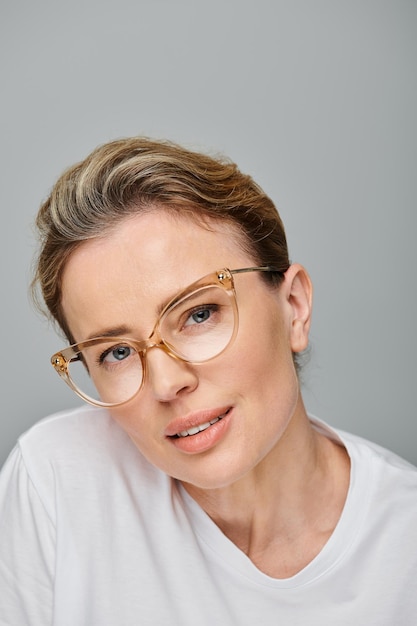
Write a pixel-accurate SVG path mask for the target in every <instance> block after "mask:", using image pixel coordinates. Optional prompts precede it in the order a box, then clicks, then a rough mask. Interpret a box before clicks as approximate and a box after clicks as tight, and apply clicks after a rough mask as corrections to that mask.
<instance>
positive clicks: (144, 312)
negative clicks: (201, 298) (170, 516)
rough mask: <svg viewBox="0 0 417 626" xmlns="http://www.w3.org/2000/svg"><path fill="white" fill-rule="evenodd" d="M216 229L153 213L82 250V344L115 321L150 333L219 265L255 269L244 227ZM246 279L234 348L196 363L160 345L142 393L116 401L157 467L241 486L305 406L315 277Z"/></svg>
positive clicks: (66, 297) (200, 482)
mask: <svg viewBox="0 0 417 626" xmlns="http://www.w3.org/2000/svg"><path fill="white" fill-rule="evenodd" d="M211 225H212V229H210V230H208V229H207V228H205V227H200V226H199V225H198V224H197V223H196V222H195V221H194V220H190V219H187V218H186V217H185V216H178V215H177V216H172V215H169V214H168V213H166V212H164V210H162V209H161V210H154V211H152V212H149V213H144V214H138V215H137V216H135V217H133V218H129V219H126V220H125V221H124V222H122V223H121V224H120V225H119V226H118V227H117V228H116V229H115V230H114V231H112V233H111V234H109V235H107V236H105V237H104V238H102V239H95V240H91V241H88V242H86V243H85V244H83V245H82V246H81V247H80V248H78V249H77V250H76V251H75V252H74V253H73V254H72V256H71V257H70V259H69V261H68V263H67V266H66V268H65V272H64V276H63V284H62V294H63V309H64V313H65V316H66V319H67V321H68V324H69V327H70V329H71V332H72V334H73V336H74V337H75V340H76V341H77V342H79V341H82V340H84V339H86V338H87V337H91V336H100V335H103V334H105V333H106V332H107V331H108V330H109V329H122V330H123V332H119V333H118V334H122V335H123V336H125V337H126V336H127V337H132V338H135V339H146V338H147V337H148V336H149V335H150V333H151V332H152V329H153V327H154V324H155V321H156V319H157V316H158V313H159V311H160V310H161V308H162V307H163V305H164V304H165V303H166V302H168V301H169V300H170V299H171V298H173V297H174V296H175V295H176V293H177V292H179V291H180V290H182V289H183V288H184V287H187V286H188V285H189V284H191V283H192V282H194V281H196V280H198V279H199V278H201V277H203V276H205V275H207V274H210V273H212V272H214V271H215V270H216V269H221V268H223V267H228V268H230V269H236V268H241V267H250V266H253V265H254V262H253V259H251V258H250V256H249V255H248V254H247V253H245V252H244V250H243V248H242V246H241V245H239V237H238V235H237V231H235V230H234V227H232V226H231V225H230V224H222V223H217V222H212V223H211ZM235 287H236V293H237V302H238V308H239V331H238V334H237V336H236V338H235V340H234V342H233V343H232V344H231V345H230V346H229V347H228V348H227V349H226V351H225V352H223V353H222V354H221V355H219V356H218V357H216V358H214V359H213V360H211V361H208V362H206V363H201V364H198V365H192V364H189V363H184V362H182V361H180V360H178V359H174V358H173V357H171V356H170V355H168V354H167V353H166V352H164V351H163V350H161V349H159V348H152V349H151V350H149V351H148V353H147V355H146V359H147V374H146V380H145V382H144V385H143V387H142V389H141V391H140V392H139V393H138V394H137V395H136V396H135V397H134V398H133V399H132V400H131V401H129V402H128V403H126V404H124V405H122V406H119V407H114V408H112V409H111V414H112V416H113V418H114V419H115V420H116V421H117V422H118V423H119V424H120V426H121V427H122V428H123V429H124V430H125V431H126V432H127V433H128V435H129V436H130V437H131V439H132V440H133V441H134V443H135V444H136V446H137V447H138V448H139V450H140V451H141V452H142V453H143V454H144V456H145V457H147V459H148V460H149V461H150V462H151V463H153V464H154V465H155V466H157V467H159V468H160V469H161V470H163V471H164V472H166V473H167V474H168V475H170V476H173V477H175V478H178V479H179V480H181V481H183V482H186V483H190V484H192V485H195V486H197V487H201V488H217V487H223V486H226V485H230V484H231V483H233V482H234V481H237V480H239V479H240V478H242V477H243V476H245V475H246V474H247V473H248V472H250V471H252V470H254V469H255V468H256V467H258V466H259V464H260V463H262V461H263V460H264V459H265V457H267V455H268V453H269V452H270V451H271V449H272V448H274V447H275V446H276V445H279V442H280V440H281V439H282V436H283V434H284V432H285V430H286V428H287V426H288V424H289V422H290V420H291V419H292V417H293V416H294V414H295V413H296V412H297V411H299V410H300V404H301V403H300V401H299V386H298V380H297V376H296V373H295V370H294V365H293V359H292V352H293V351H299V350H302V349H304V348H305V347H306V345H307V340H308V338H307V334H308V318H309V309H310V293H309V281H308V278H307V277H306V275H305V273H304V272H303V270H302V268H300V267H299V266H291V267H290V269H289V270H288V271H287V273H286V275H285V280H284V282H283V283H282V285H281V286H280V287H279V288H274V289H273V288H271V287H269V286H267V285H266V284H265V283H264V282H263V281H262V279H261V277H260V275H259V273H257V272H253V273H248V274H241V275H236V276H235ZM217 418H220V419H218V420H217V421H215V420H216V419H217ZM210 422H214V423H213V424H211V425H209V426H208V428H205V429H204V430H202V431H199V432H198V433H196V434H189V435H188V436H185V437H184V436H177V434H178V433H184V432H185V431H190V429H196V428H197V427H199V426H201V425H203V424H204V425H207V424H208V423H210ZM191 432H194V431H193V430H191Z"/></svg>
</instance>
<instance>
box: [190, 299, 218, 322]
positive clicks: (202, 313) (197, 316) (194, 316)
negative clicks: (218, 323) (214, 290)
mask: <svg viewBox="0 0 417 626" xmlns="http://www.w3.org/2000/svg"><path fill="white" fill-rule="evenodd" d="M216 309H217V306H216V305H215V304H211V305H204V306H201V307H198V308H196V309H194V310H192V311H190V312H189V314H188V317H187V319H186V321H185V324H184V326H192V325H193V324H202V323H203V322H207V320H209V319H210V317H211V316H212V313H213V312H214V311H216Z"/></svg>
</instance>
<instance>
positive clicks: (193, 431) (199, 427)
mask: <svg viewBox="0 0 417 626" xmlns="http://www.w3.org/2000/svg"><path fill="white" fill-rule="evenodd" d="M230 411H231V409H230V408H229V409H227V411H224V413H221V414H220V415H217V416H216V417H214V418H212V419H210V420H208V421H206V422H203V423H202V424H196V425H195V426H191V427H190V428H187V429H184V430H181V431H180V432H178V433H175V434H174V435H169V438H170V439H183V438H185V437H192V436H193V435H197V434H198V433H201V432H203V431H204V430H207V428H210V426H213V424H216V423H217V422H219V421H220V420H222V419H223V418H224V417H226V415H228V414H229V413H230Z"/></svg>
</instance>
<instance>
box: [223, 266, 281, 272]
mask: <svg viewBox="0 0 417 626" xmlns="http://www.w3.org/2000/svg"><path fill="white" fill-rule="evenodd" d="M287 269H288V268H286V269H285V270H284V269H278V268H276V267H270V266H269V265H265V266H261V267H242V268H239V269H237V270H230V273H231V274H245V273H246V272H280V273H282V272H286V271H287Z"/></svg>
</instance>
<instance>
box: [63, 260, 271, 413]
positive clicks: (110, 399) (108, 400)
mask: <svg viewBox="0 0 417 626" xmlns="http://www.w3.org/2000/svg"><path fill="white" fill-rule="evenodd" d="M247 272H279V270H276V269H273V268H271V267H246V268H240V269H235V270H229V269H227V268H224V269H221V270H217V271H216V272H213V273H211V274H208V275H207V276H204V277H203V278H200V279H199V280H197V281H195V282H194V283H192V284H191V285H189V286H188V287H186V288H185V289H183V290H182V291H181V292H180V293H178V294H177V295H176V296H175V297H174V298H173V299H172V300H171V301H170V302H169V303H168V304H167V305H166V306H165V307H164V309H163V310H162V312H161V314H160V315H159V317H158V319H157V321H156V323H155V325H154V328H153V331H152V333H151V334H150V336H149V337H148V339H145V340H142V341H138V340H137V339H133V338H131V337H119V336H112V337H95V338H92V339H88V340H86V341H82V342H80V343H77V344H74V345H71V346H68V347H67V348H64V349H63V350H60V351H59V352H56V353H55V354H54V355H53V356H52V357H51V363H52V365H53V367H54V369H55V371H56V372H57V373H58V374H59V376H60V377H61V378H62V379H63V380H64V381H65V382H66V383H67V384H68V385H69V387H71V389H72V390H73V391H74V392H75V393H76V394H77V395H78V396H80V397H81V398H82V399H83V400H85V401H86V402H88V403H90V404H93V405H96V406H104V407H112V406H119V405H121V404H125V403H126V402H129V401H130V400H131V399H132V398H133V397H135V396H136V395H137V394H138V393H139V391H140V389H141V388H142V386H143V383H144V380H145V378H146V353H147V352H148V350H151V349H153V348H158V349H161V350H164V351H165V352H166V353H167V354H169V355H170V356H171V357H173V358H175V359H179V360H182V361H184V362H187V363H193V364H198V363H205V362H206V361H210V360H211V359H213V358H215V357H217V356H219V355H220V354H222V352H224V351H225V350H226V348H227V347H228V346H230V344H231V343H232V342H233V341H234V339H235V337H236V333H237V331H238V326H239V316H238V308H237V303H236V293H235V285H234V280H233V275H234V274H243V273H247Z"/></svg>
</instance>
